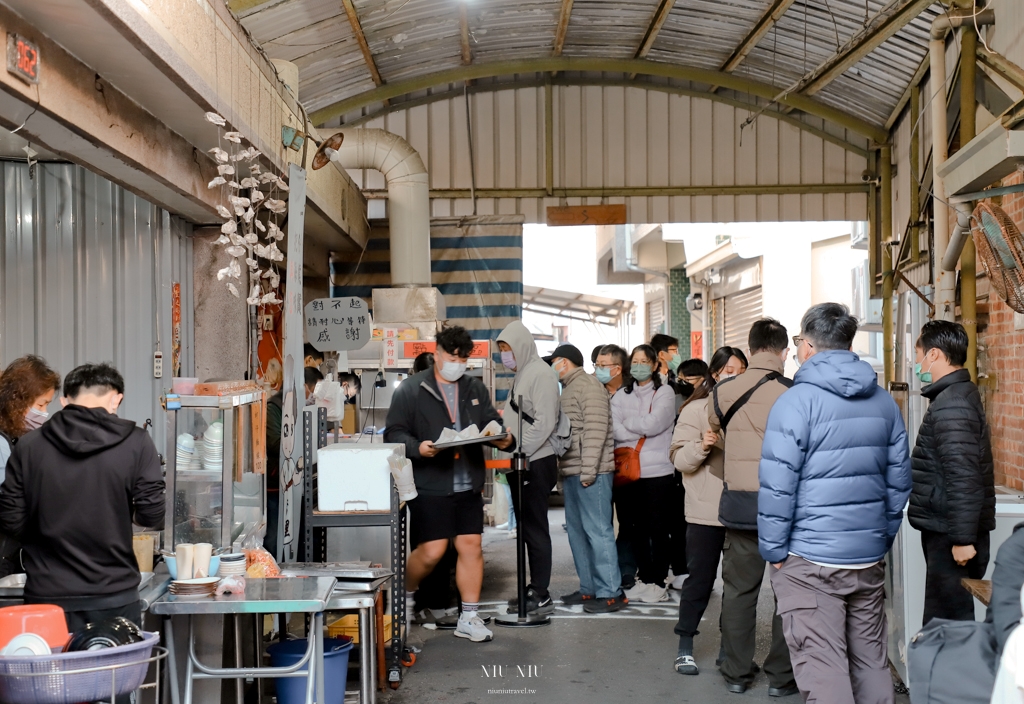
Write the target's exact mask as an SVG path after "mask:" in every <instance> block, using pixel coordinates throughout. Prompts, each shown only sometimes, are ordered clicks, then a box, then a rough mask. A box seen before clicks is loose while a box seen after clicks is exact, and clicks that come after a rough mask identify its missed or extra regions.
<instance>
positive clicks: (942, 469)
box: [909, 320, 996, 625]
mask: <svg viewBox="0 0 1024 704" xmlns="http://www.w3.org/2000/svg"><path fill="white" fill-rule="evenodd" d="M967 344H968V343H967V333H966V332H965V331H964V329H963V327H962V326H961V325H960V324H958V323H951V322H948V321H943V320H933V321H931V322H929V323H926V324H925V325H924V327H923V328H922V329H921V336H920V337H919V338H918V340H917V362H918V363H917V366H916V368H915V373H916V374H917V375H918V378H920V379H921V381H922V382H924V383H925V384H928V385H927V386H925V387H924V388H923V389H922V390H921V393H922V394H923V395H924V396H925V397H926V398H927V399H928V400H929V401H931V405H930V406H929V407H928V412H927V413H926V414H925V417H924V420H923V421H922V422H921V429H920V431H919V432H918V436H917V445H916V447H915V448H914V454H913V459H912V467H913V475H914V488H913V492H912V493H911V495H910V510H909V518H910V525H912V526H914V527H915V528H917V529H918V530H919V531H921V545H922V548H923V549H924V559H925V562H926V564H927V566H928V573H927V577H926V579H925V596H924V620H923V623H924V624H925V625H927V623H928V622H929V621H930V620H931V619H933V618H946V619H954V620H959V621H971V620H973V619H974V601H973V598H972V597H971V595H970V594H969V593H968V592H967V590H965V589H964V588H963V586H961V584H960V580H961V579H962V578H964V577H968V578H971V579H981V578H982V577H983V576H984V575H985V569H986V568H987V567H988V561H989V533H990V532H991V531H992V530H994V529H995V527H996V518H995V516H996V494H995V481H994V478H993V472H992V446H991V443H990V439H989V428H988V423H987V421H986V420H985V408H984V407H983V406H982V403H981V396H980V394H979V393H978V387H977V386H975V385H974V383H973V382H971V375H970V372H968V371H967V370H966V369H964V368H963V365H964V362H965V361H966V360H967Z"/></svg>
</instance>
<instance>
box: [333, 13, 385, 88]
mask: <svg viewBox="0 0 1024 704" xmlns="http://www.w3.org/2000/svg"><path fill="white" fill-rule="evenodd" d="M341 4H342V5H344V6H345V14H346V15H348V22H349V24H351V25H352V33H353V34H355V35H356V42H358V43H359V50H360V51H361V52H363V60H364V61H366V67H367V68H368V69H370V76H371V77H372V78H373V82H374V85H378V86H381V85H384V79H383V78H381V77H380V71H378V70H377V62H376V61H374V60H373V53H372V52H371V51H370V45H369V44H368V43H367V42H366V35H365V34H363V26H362V25H361V24H360V23H359V15H357V14H356V6H355V5H353V4H352V0H341Z"/></svg>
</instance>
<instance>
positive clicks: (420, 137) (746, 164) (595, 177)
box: [350, 85, 867, 223]
mask: <svg viewBox="0 0 1024 704" xmlns="http://www.w3.org/2000/svg"><path fill="white" fill-rule="evenodd" d="M552 95H553V98H552V109H553V121H554V126H555V129H554V135H553V154H554V182H553V186H554V188H556V189H558V188H609V189H612V188H623V187H625V188H631V187H673V186H734V185H740V186H751V185H752V186H756V185H773V186H774V185H780V184H815V185H816V184H821V183H853V184H860V183H861V173H862V172H863V171H864V169H866V168H867V161H866V159H865V158H864V157H863V156H861V155H860V154H858V153H856V152H855V151H849V150H847V149H844V148H843V147H841V146H839V145H837V144H834V143H833V142H828V141H826V140H824V139H823V138H822V137H820V136H818V134H815V133H813V132H809V131H805V130H802V129H800V128H799V127H797V126H795V125H793V124H791V123H789V122H783V121H780V120H777V119H775V118H773V117H771V116H770V115H767V114H766V115H763V116H761V117H760V118H759V119H758V120H757V121H756V122H755V123H754V125H753V126H752V127H749V128H747V129H745V130H744V131H743V134H742V139H741V135H740V124H741V123H742V122H743V121H744V120H745V119H746V118H747V116H748V114H749V113H748V112H747V111H746V110H744V109H741V108H737V107H734V106H732V105H728V104H724V103H721V102H713V101H710V100H705V99H700V98H694V97H689V96H684V95H675V94H668V93H665V92H662V91H657V90H646V89H643V88H633V87H623V86H616V85H613V86H582V87H581V86H553V87H552ZM544 99H545V98H544V88H543V87H527V88H517V89H511V90H500V91H495V92H481V93H476V94H472V95H470V96H469V100H470V114H471V120H472V134H473V152H474V157H475V161H476V163H475V167H476V187H477V188H496V189H543V188H544V187H545V186H546V183H545V181H546V175H545V154H544V152H545V134H544V131H545V127H544V121H545V114H544V112H545V105H544ZM811 119H813V118H809V120H811ZM363 126H364V127H376V128H382V129H385V130H388V131H390V132H394V133H396V134H399V135H402V136H403V137H405V138H406V139H408V140H409V142H410V143H411V144H412V146H413V147H414V148H415V149H417V150H418V151H419V152H420V155H421V156H422V157H423V160H424V163H425V164H426V165H427V169H428V171H429V172H430V186H431V188H432V189H465V190H468V189H469V188H470V186H471V185H472V172H471V169H470V165H469V148H468V146H469V145H468V131H467V129H466V109H465V103H464V98H463V97H462V96H459V97H455V98H450V99H447V100H442V101H438V102H434V103H430V104H428V105H420V106H416V107H412V108H409V109H407V110H397V111H395V112H392V113H390V114H387V115H384V116H382V117H378V118H375V119H373V120H370V121H368V122H366V123H365V124H364V125H363ZM812 126H813V127H815V128H818V129H822V128H823V125H822V124H821V123H820V122H818V123H816V124H815V125H812ZM829 129H832V128H829ZM835 136H836V137H837V138H839V139H842V140H846V141H848V142H850V143H851V144H854V145H856V146H858V147H862V146H864V140H863V139H860V138H858V137H857V136H856V135H853V134H850V133H846V132H842V131H840V132H838V133H835ZM350 173H351V175H352V177H353V179H355V181H356V183H358V184H361V185H362V187H363V188H367V189H382V188H383V187H384V183H383V179H382V178H381V176H380V174H378V173H377V172H374V171H367V172H359V171H350ZM535 196H536V194H534V195H532V196H531V197H521V198H506V199H498V198H489V197H488V198H483V197H481V198H478V201H477V213H478V214H480V215H492V214H506V213H509V214H511V213H515V214H521V215H524V216H525V217H526V219H527V222H543V221H544V219H545V207H546V206H549V205H560V204H568V205H587V204H597V203H600V202H602V199H601V198H568V199H567V200H566V203H562V202H561V201H560V200H559V199H558V198H546V197H541V198H538V197H535ZM604 202H610V203H625V204H626V207H627V213H628V219H629V222H632V223H644V222H726V221H734V220H738V221H778V220H812V221H816V220H864V219H866V217H867V197H866V194H863V193H852V194H842V193H840V194H827V195H822V194H791V195H742V196H737V195H716V196H631V197H628V198H624V197H614V196H609V197H606V198H605V199H604ZM377 212H379V211H377ZM471 213H472V202H471V201H469V200H468V199H466V200H465V201H464V202H457V200H456V198H454V197H453V198H436V199H435V200H434V201H433V205H432V215H433V216H434V217H450V216H458V215H464V214H471Z"/></svg>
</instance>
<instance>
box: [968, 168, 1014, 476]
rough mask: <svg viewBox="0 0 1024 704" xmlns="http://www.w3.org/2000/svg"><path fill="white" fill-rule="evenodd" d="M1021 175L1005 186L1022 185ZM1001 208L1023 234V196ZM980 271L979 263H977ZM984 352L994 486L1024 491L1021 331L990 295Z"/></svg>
mask: <svg viewBox="0 0 1024 704" xmlns="http://www.w3.org/2000/svg"><path fill="white" fill-rule="evenodd" d="M1022 176H1024V175H1022V174H1021V173H1020V172H1017V173H1015V174H1014V175H1013V176H1010V177H1008V178H1007V179H1005V180H1004V181H1003V185H1004V186H1009V185H1014V184H1018V183H1022V182H1024V178H1022ZM1002 208H1003V210H1005V211H1006V213H1007V214H1008V215H1009V216H1010V217H1011V218H1013V221H1014V222H1015V223H1016V224H1017V227H1019V228H1021V229H1022V230H1024V193H1014V194H1012V195H1008V196H1004V197H1003V200H1002ZM978 267H979V270H981V269H982V265H981V262H979V263H978ZM979 342H980V343H981V345H983V346H984V347H985V349H986V354H987V357H988V371H989V373H990V374H995V377H996V390H995V391H994V392H990V393H989V394H988V397H987V408H988V421H989V425H990V428H991V433H992V452H993V455H994V458H995V470H996V483H997V484H1005V485H1006V486H1009V487H1012V488H1014V489H1024V364H1022V362H1024V330H1014V325H1013V310H1011V309H1010V308H1009V307H1008V306H1007V305H1006V304H1005V303H1004V302H1003V300H1002V299H1001V298H1000V297H999V295H998V294H997V293H996V292H995V291H992V293H991V295H990V298H989V317H988V327H987V328H986V329H985V332H984V334H983V335H982V336H981V339H980V340H979Z"/></svg>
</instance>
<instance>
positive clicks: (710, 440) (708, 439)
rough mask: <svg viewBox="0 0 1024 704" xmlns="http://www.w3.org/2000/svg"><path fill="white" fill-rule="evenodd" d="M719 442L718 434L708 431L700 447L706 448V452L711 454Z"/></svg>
mask: <svg viewBox="0 0 1024 704" xmlns="http://www.w3.org/2000/svg"><path fill="white" fill-rule="evenodd" d="M717 442H718V433H716V432H715V431H714V430H707V431H705V432H704V437H702V438H701V440H700V446H701V447H702V448H704V451H705V452H710V451H711V448H712V447H714V446H715V443H717Z"/></svg>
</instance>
